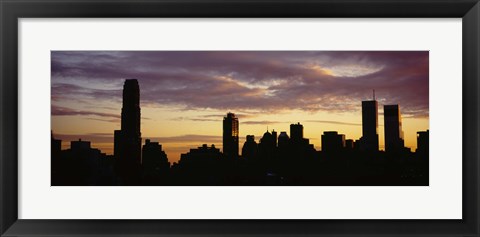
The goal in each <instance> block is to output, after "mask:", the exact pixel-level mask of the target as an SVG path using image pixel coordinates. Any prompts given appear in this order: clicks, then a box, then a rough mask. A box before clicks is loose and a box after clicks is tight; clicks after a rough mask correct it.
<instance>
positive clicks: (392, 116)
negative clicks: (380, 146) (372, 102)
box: [383, 105, 404, 152]
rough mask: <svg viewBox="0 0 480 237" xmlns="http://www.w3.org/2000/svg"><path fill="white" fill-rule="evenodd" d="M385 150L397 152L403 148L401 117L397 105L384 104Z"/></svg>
mask: <svg viewBox="0 0 480 237" xmlns="http://www.w3.org/2000/svg"><path fill="white" fill-rule="evenodd" d="M383 114H384V115H383V117H384V119H385V125H384V126H385V151H386V152H398V151H401V150H402V149H403V148H404V141H403V130H402V117H401V114H400V108H399V106H398V105H384V106H383Z"/></svg>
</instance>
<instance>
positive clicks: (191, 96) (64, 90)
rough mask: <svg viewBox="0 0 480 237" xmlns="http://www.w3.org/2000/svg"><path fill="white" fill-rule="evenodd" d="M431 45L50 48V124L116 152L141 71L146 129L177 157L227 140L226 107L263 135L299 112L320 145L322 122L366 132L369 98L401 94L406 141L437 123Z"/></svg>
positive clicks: (395, 98)
mask: <svg viewBox="0 0 480 237" xmlns="http://www.w3.org/2000/svg"><path fill="white" fill-rule="evenodd" d="M428 55H429V54H428V51H415V52H413V51H411V52H410V51H52V53H51V56H52V75H51V76H52V91H51V95H52V108H51V109H52V110H51V114H52V131H53V133H54V135H55V138H57V139H62V140H63V143H62V146H63V149H67V148H69V146H70V141H71V140H78V139H79V138H81V139H82V140H89V141H91V142H92V146H93V147H94V148H99V149H100V150H102V152H105V153H107V154H112V153H113V131H114V130H116V129H120V113H121V106H122V105H121V104H122V87H123V82H124V80H125V79H126V78H136V79H138V82H139V85H140V101H141V105H140V106H141V114H142V122H141V132H142V138H143V140H145V139H151V140H152V141H159V142H160V143H161V144H162V146H163V149H164V150H165V151H166V153H167V156H168V158H169V161H170V162H176V161H177V160H178V159H179V158H180V154H181V153H186V152H188V151H189V149H190V148H196V147H198V146H201V145H202V144H209V145H210V144H215V146H216V147H218V148H220V149H221V148H222V120H223V116H225V115H226V113H227V112H233V113H235V114H237V116H238V117H239V121H240V150H241V148H242V146H243V142H244V141H245V137H246V135H250V134H251V135H255V140H256V141H257V142H258V141H259V140H260V138H261V136H262V135H263V133H265V132H266V131H267V127H268V129H269V130H270V131H271V130H272V129H274V130H275V131H278V132H281V131H286V132H287V133H288V134H289V135H290V131H289V126H290V124H291V123H297V122H300V123H301V124H303V126H304V134H305V137H306V138H309V139H310V142H311V143H312V144H314V146H315V148H316V149H317V150H320V149H321V147H320V145H321V140H320V137H321V135H322V133H323V132H324V131H338V132H339V133H341V134H345V136H346V139H354V140H356V139H359V138H360V137H361V135H362V127H361V123H362V117H361V101H362V100H370V99H372V90H373V89H375V92H376V97H377V100H378V103H379V111H378V112H379V118H378V119H379V125H380V126H379V128H378V132H379V138H380V149H383V146H384V137H383V134H384V131H383V105H384V104H399V105H400V111H401V113H402V119H403V131H404V133H405V144H406V146H408V147H410V148H412V151H414V150H415V149H416V145H417V144H416V132H417V131H424V130H427V129H429V123H428V118H429V113H428V105H429V93H428V92H429V87H428V81H429V67H428V65H429V56H428Z"/></svg>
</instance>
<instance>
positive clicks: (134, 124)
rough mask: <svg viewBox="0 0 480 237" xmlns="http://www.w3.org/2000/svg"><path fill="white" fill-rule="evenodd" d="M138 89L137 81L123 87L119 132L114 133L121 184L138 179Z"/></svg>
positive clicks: (128, 81) (139, 137)
mask: <svg viewBox="0 0 480 237" xmlns="http://www.w3.org/2000/svg"><path fill="white" fill-rule="evenodd" d="M141 146H142V138H141V133H140V87H139V86H138V81H137V79H126V80H125V83H124V85H123V102H122V121H121V130H116V131H115V133H114V151H113V152H114V156H115V161H116V165H117V172H118V175H119V176H120V177H121V179H122V180H121V181H120V182H121V184H125V185H135V184H136V183H137V182H138V181H139V178H140V163H141Z"/></svg>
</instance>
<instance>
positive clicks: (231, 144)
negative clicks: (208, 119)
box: [223, 113, 239, 158]
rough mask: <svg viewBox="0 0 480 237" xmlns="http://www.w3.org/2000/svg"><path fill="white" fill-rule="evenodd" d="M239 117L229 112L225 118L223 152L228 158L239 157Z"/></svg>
mask: <svg viewBox="0 0 480 237" xmlns="http://www.w3.org/2000/svg"><path fill="white" fill-rule="evenodd" d="M238 135H239V134H238V118H237V117H235V114H234V113H228V114H227V116H226V117H224V118H223V154H225V156H226V157H228V158H238Z"/></svg>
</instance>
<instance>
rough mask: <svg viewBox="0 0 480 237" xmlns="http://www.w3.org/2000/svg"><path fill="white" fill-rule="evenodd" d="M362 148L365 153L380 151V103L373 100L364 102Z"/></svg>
mask: <svg viewBox="0 0 480 237" xmlns="http://www.w3.org/2000/svg"><path fill="white" fill-rule="evenodd" d="M360 141H361V142H360V143H361V144H360V148H361V150H363V151H368V152H375V151H378V103H377V101H376V100H375V98H373V100H367V101H362V138H361V139H360Z"/></svg>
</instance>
